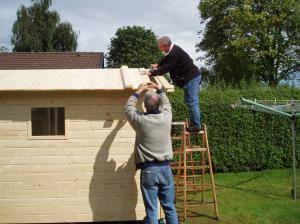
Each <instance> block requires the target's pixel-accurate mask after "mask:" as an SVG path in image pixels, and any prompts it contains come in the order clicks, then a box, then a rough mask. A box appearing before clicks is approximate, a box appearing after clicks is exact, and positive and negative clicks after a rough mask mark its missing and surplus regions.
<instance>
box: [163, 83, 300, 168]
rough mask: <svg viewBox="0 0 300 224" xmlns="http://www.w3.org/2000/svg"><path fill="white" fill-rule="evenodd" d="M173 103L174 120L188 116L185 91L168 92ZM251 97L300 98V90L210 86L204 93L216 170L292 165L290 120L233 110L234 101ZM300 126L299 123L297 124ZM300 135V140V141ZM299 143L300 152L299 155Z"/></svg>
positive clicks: (203, 106)
mask: <svg viewBox="0 0 300 224" xmlns="http://www.w3.org/2000/svg"><path fill="white" fill-rule="evenodd" d="M168 95H169V98H170V101H171V103H172V105H173V120H174V121H183V120H184V119H185V118H186V117H188V112H187V108H186V107H185V105H184V101H183V92H182V90H180V89H176V90H175V92H174V93H170V94H168ZM241 96H243V97H245V98H247V99H254V98H256V99H271V100H272V99H275V98H276V99H277V100H287V99H295V100H299V99H300V90H299V89H297V88H291V87H286V86H280V87H265V86H260V85H253V86H251V87H244V88H241V89H234V88H226V87H209V88H206V89H204V90H202V91H201V92H200V96H199V97H200V104H201V105H200V107H201V118H202V123H205V124H206V125H207V129H208V140H209V144H210V149H211V153H212V161H213V166H214V169H215V171H217V172H218V171H245V170H262V169H267V168H284V167H291V161H292V158H291V129H290V120H289V119H288V118H285V117H280V116H277V115H270V114H266V113H261V112H253V111H248V110H243V109H232V108H231V106H230V105H231V104H232V103H234V102H237V101H239V99H240V97H241ZM297 129H299V122H298V123H297ZM299 140H300V139H299V137H297V142H298V143H300V141H299ZM299 151H300V150H299V145H298V154H299Z"/></svg>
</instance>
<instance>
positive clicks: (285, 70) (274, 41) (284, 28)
mask: <svg viewBox="0 0 300 224" xmlns="http://www.w3.org/2000/svg"><path fill="white" fill-rule="evenodd" d="M199 10H200V14H201V18H202V20H203V21H204V22H205V31H204V33H203V39H202V41H201V42H200V43H199V44H198V45H197V50H198V51H200V50H203V51H205V52H206V66H207V67H208V69H209V70H210V74H211V77H210V78H211V80H212V81H218V80H224V81H225V82H227V83H238V82H240V81H241V80H246V81H249V82H250V81H251V80H256V81H263V82H265V83H267V84H269V85H272V86H276V85H278V84H279V82H280V81H281V80H284V79H287V78H288V77H289V75H290V74H291V73H293V72H295V71H300V21H299V20H300V19H299V18H300V2H299V1H298V0H272V1H258V0H202V1H201V2H200V4H199ZM200 34H201V33H200Z"/></svg>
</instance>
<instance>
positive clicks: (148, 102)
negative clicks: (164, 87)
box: [144, 92, 161, 112]
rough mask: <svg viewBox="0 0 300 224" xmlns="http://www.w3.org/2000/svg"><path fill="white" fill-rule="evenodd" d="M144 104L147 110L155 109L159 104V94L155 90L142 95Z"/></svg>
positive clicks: (158, 107)
mask: <svg viewBox="0 0 300 224" xmlns="http://www.w3.org/2000/svg"><path fill="white" fill-rule="evenodd" d="M144 105H145V107H146V110H147V112H148V111H157V110H159V109H160V106H161V96H160V95H159V94H158V93H156V92H147V93H146V94H145V97H144Z"/></svg>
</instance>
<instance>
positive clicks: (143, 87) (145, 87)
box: [135, 84, 149, 94]
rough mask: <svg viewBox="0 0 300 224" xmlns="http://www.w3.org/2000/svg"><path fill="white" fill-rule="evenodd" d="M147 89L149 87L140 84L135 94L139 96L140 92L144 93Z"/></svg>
mask: <svg viewBox="0 0 300 224" xmlns="http://www.w3.org/2000/svg"><path fill="white" fill-rule="evenodd" d="M148 89H149V85H148V84H141V85H139V88H138V89H137V91H135V92H136V93H137V94H141V93H142V92H144V91H145V90H148Z"/></svg>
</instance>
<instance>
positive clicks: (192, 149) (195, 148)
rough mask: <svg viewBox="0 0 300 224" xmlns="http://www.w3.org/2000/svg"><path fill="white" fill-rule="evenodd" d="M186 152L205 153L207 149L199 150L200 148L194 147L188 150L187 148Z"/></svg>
mask: <svg viewBox="0 0 300 224" xmlns="http://www.w3.org/2000/svg"><path fill="white" fill-rule="evenodd" d="M185 151H186V152H205V151H207V148H200V147H199V148H198V147H193V148H190V147H188V148H186V149H185Z"/></svg>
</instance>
